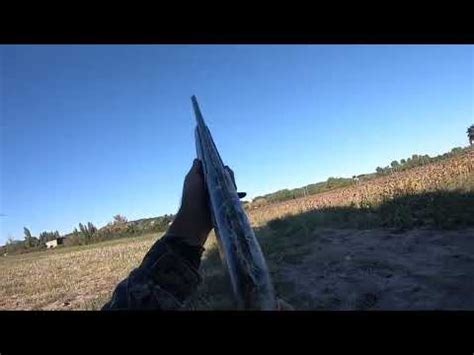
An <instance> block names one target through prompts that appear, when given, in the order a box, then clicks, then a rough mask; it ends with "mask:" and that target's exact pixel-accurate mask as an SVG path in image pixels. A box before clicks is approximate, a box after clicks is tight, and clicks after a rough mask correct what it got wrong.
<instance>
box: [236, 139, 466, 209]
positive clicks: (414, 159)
mask: <svg viewBox="0 0 474 355" xmlns="http://www.w3.org/2000/svg"><path fill="white" fill-rule="evenodd" d="M467 149H469V148H460V147H456V148H453V149H452V150H451V151H450V152H448V153H444V154H440V155H437V156H435V157H430V156H429V155H428V154H425V155H418V154H413V155H412V156H411V157H409V158H406V159H400V161H397V160H394V161H392V162H391V163H390V165H387V166H386V167H380V166H378V167H377V168H376V169H375V173H369V174H361V175H357V176H355V175H354V176H353V177H352V178H334V177H330V178H328V179H327V180H326V181H322V182H318V183H315V184H310V185H306V186H303V187H299V188H296V189H283V190H278V191H276V192H273V193H270V194H266V195H262V196H257V197H255V198H254V199H253V200H252V202H251V203H250V206H254V207H258V206H261V205H264V204H267V203H273V202H282V201H288V200H292V199H297V198H301V197H304V196H308V195H315V194H319V193H322V192H326V191H331V190H335V189H339V188H341V187H346V186H350V185H353V184H356V183H358V182H361V181H367V180H371V179H374V178H376V177H378V176H383V175H387V174H391V173H394V172H398V171H403V170H407V169H411V168H414V167H417V166H423V165H426V164H429V163H432V162H436V161H439V160H443V159H447V158H450V157H453V156H455V155H459V154H462V153H463V152H464V151H466V150H467ZM245 207H249V204H247V205H246V206H245Z"/></svg>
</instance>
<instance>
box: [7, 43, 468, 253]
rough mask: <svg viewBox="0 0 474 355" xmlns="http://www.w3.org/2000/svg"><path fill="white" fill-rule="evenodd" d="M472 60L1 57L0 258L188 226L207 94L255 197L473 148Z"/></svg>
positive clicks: (216, 125)
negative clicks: (28, 237)
mask: <svg viewBox="0 0 474 355" xmlns="http://www.w3.org/2000/svg"><path fill="white" fill-rule="evenodd" d="M473 48H474V47H472V46H414V45H410V46H375V45H373V46H256V45H253V46H137V45H132V46H105V45H104V46H102V45H94V46H0V121H1V122H0V129H1V136H0V139H1V144H0V150H1V151H0V154H1V161H0V169H1V177H0V178H1V180H0V183H1V196H0V198H1V205H0V213H1V214H2V216H1V217H0V223H1V224H0V228H1V229H0V244H3V243H4V242H5V241H6V239H7V238H8V237H9V236H11V237H15V238H16V239H23V226H27V227H29V228H30V229H31V231H32V233H33V235H38V234H39V233H40V232H42V231H44V230H59V231H60V232H61V233H66V232H70V231H71V230H72V229H73V227H74V226H77V224H78V223H79V222H88V221H91V222H92V223H94V224H96V225H97V226H102V225H104V224H105V223H107V222H108V221H110V220H111V219H112V216H113V215H115V214H117V213H121V214H124V215H125V216H126V217H128V218H129V219H131V220H133V219H138V218H145V217H152V216H158V215H162V214H165V213H174V212H176V210H177V208H178V206H179V199H180V194H181V189H182V182H183V177H184V175H185V173H186V172H187V170H188V169H189V168H190V166H191V163H192V160H193V158H194V157H195V144H194V126H195V120H194V115H193V112H192V107H191V100H190V97H191V95H192V94H196V95H197V97H198V100H199V102H200V106H201V109H202V112H203V115H204V118H205V119H206V121H207V123H208V126H209V128H210V129H211V132H212V134H213V136H214V140H215V142H216V144H217V146H218V148H219V150H220V153H221V156H222V157H223V159H224V161H225V162H226V163H227V164H228V165H230V166H231V167H232V168H233V170H234V171H235V175H236V180H237V184H238V186H239V189H240V190H242V191H246V192H247V193H248V194H249V197H250V198H253V197H255V196H257V195H260V194H264V193H269V192H273V191H276V190H278V189H282V188H293V187H298V186H302V185H305V184H309V183H313V182H317V181H321V180H325V179H327V178H328V177H330V176H334V177H336V176H337V177H339V176H342V177H350V176H352V175H355V174H361V173H366V172H373V171H374V170H375V168H376V167H377V166H379V165H380V166H385V165H388V164H389V163H390V162H391V161H392V160H394V159H400V158H406V157H408V156H411V155H412V154H414V153H415V154H430V155H436V154H439V153H443V152H445V151H448V150H450V149H451V148H453V147H455V146H465V145H467V142H468V141H467V137H466V133H465V132H466V129H467V126H468V125H470V124H472V123H474V122H473V121H474V119H473V118H474V117H473V112H474V106H473V105H474V88H473V85H474V55H473V54H474V49H473Z"/></svg>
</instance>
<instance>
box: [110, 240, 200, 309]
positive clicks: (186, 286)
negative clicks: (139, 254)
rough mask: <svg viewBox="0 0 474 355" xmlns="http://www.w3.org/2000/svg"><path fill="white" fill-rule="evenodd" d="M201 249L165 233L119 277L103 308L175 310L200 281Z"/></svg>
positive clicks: (181, 305)
mask: <svg viewBox="0 0 474 355" xmlns="http://www.w3.org/2000/svg"><path fill="white" fill-rule="evenodd" d="M203 251H204V249H203V248H201V247H194V246H189V245H188V244H186V243H184V242H182V241H181V239H180V238H178V237H176V236H173V235H170V234H167V235H165V236H164V237H163V238H161V239H160V240H158V241H157V242H156V243H155V244H154V245H153V246H152V247H151V249H150V250H149V251H148V253H147V254H146V255H145V258H144V259H143V261H142V263H141V264H140V266H139V267H138V268H136V269H134V270H133V271H132V272H131V273H130V275H129V276H128V277H127V278H126V279H125V280H123V281H121V282H120V283H119V284H118V285H117V287H116V289H115V291H114V293H113V295H112V298H111V299H110V301H109V302H107V303H106V304H105V305H104V307H103V308H102V310H142V309H150V310H151V309H157V310H177V309H180V308H182V307H183V304H184V303H185V301H186V299H187V298H188V297H189V296H191V294H192V293H193V292H194V291H195V289H196V288H197V286H198V285H199V284H200V282H201V280H202V279H201V276H200V275H199V272H198V269H199V265H200V262H201V255H202V253H203Z"/></svg>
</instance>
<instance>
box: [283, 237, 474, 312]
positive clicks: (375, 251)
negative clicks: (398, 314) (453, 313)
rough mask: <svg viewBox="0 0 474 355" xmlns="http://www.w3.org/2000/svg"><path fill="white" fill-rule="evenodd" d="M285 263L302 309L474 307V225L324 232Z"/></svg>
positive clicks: (285, 277)
mask: <svg viewBox="0 0 474 355" xmlns="http://www.w3.org/2000/svg"><path fill="white" fill-rule="evenodd" d="M311 249H312V251H311V253H308V254H307V255H305V256H304V257H302V259H301V260H299V261H298V262H297V263H294V264H287V265H284V266H283V265H282V266H281V276H282V279H283V280H286V281H288V282H291V283H293V286H294V287H293V289H294V292H293V296H290V301H291V302H293V303H297V304H298V308H299V309H325V310H369V309H370V310H372V309H373V310H441V309H442V310H474V229H467V230H466V229H464V230H459V231H439V230H412V231H407V232H404V233H396V232H391V231H387V230H335V229H332V230H330V229H328V230H322V231H319V232H318V235H317V236H316V238H315V239H314V241H313V242H312V243H311Z"/></svg>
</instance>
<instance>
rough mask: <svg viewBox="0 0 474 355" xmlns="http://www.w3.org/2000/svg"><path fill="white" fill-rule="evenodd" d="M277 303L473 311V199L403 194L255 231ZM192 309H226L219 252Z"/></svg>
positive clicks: (210, 259)
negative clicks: (277, 298)
mask: <svg viewBox="0 0 474 355" xmlns="http://www.w3.org/2000/svg"><path fill="white" fill-rule="evenodd" d="M255 233H256V235H257V238H258V239H259V241H260V243H261V246H262V250H263V252H264V254H265V257H266V259H267V263H268V266H269V269H270V272H271V275H272V279H273V282H274V285H275V289H276V291H277V293H278V295H279V296H280V297H282V298H283V299H285V300H287V301H289V302H290V303H291V304H292V305H293V306H294V307H295V308H296V309H315V310H361V309H393V310H404V309H406V310H415V309H474V298H473V297H472V294H473V293H474V283H473V282H472V280H474V258H473V256H472V255H473V251H474V194H472V193H471V192H459V191H452V192H433V193H425V194H418V195H406V196H400V197H397V198H394V199H392V200H390V201H386V202H384V203H382V204H380V205H370V204H366V205H365V206H364V207H363V208H356V207H353V206H352V207H351V206H350V207H334V208H325V209H320V210H313V211H310V212H306V213H303V214H299V215H294V216H287V217H283V218H278V219H275V220H272V221H269V222H268V223H267V225H265V226H263V227H261V228H257V229H255ZM201 271H202V274H203V276H204V282H203V284H202V286H201V288H200V290H199V292H198V293H197V295H196V297H195V298H194V299H193V300H192V301H191V302H190V308H193V309H232V308H233V307H234V305H233V302H232V294H231V290H230V286H229V280H228V276H227V275H226V273H225V270H224V268H223V266H222V263H221V261H220V259H219V254H218V251H217V249H213V250H210V251H209V252H208V254H207V257H206V259H205V260H203V264H202V267H201Z"/></svg>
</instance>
